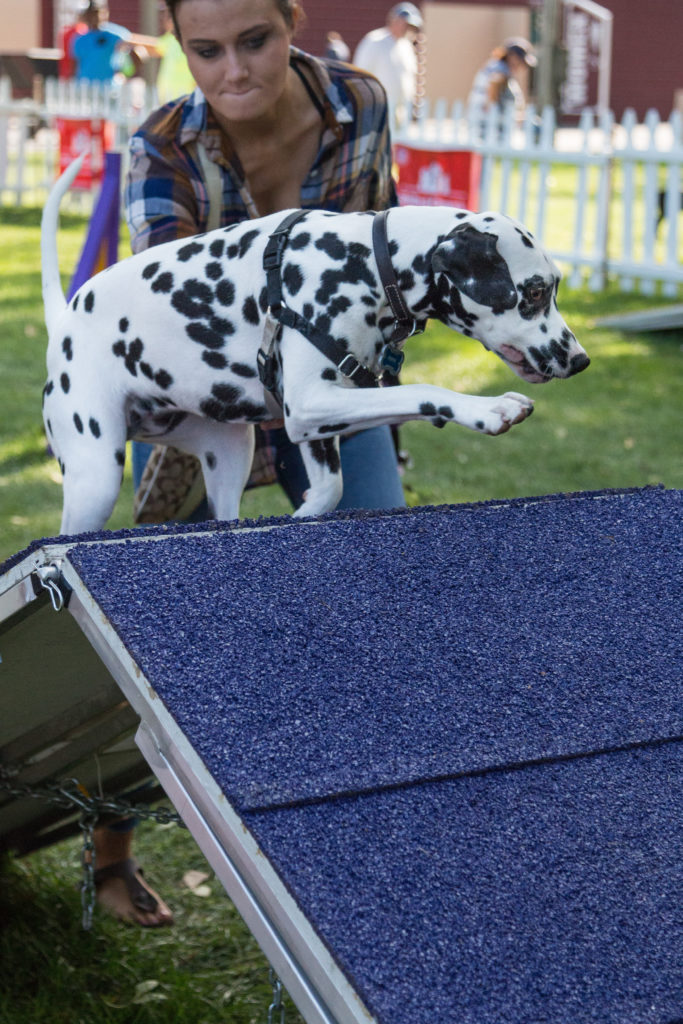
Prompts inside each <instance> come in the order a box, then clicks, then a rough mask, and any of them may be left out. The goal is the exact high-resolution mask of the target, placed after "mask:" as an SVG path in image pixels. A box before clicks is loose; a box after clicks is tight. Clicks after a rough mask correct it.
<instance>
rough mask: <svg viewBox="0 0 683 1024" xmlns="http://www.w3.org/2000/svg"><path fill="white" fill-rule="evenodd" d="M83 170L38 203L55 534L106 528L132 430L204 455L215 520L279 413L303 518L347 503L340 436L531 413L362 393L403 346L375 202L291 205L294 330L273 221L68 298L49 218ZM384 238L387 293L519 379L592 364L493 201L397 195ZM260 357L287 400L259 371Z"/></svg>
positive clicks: (288, 278) (551, 272)
mask: <svg viewBox="0 0 683 1024" xmlns="http://www.w3.org/2000/svg"><path fill="white" fill-rule="evenodd" d="M79 164H80V161H79V160H77V161H75V162H74V164H72V165H71V167H69V168H67V170H66V171H65V172H64V174H63V175H62V177H61V178H60V179H59V180H58V181H57V182H56V184H55V185H54V187H53V189H52V192H51V194H50V196H49V197H48V200H47V203H46V206H45V209H44V212H43V221H42V241H41V248H42V272H43V297H44V303H45V319H46V325H47V329H48V335H49V342H48V350H47V369H48V379H47V383H46V385H45V388H44V391H43V410H44V422H45V427H46V431H47V436H48V439H49V443H50V445H51V447H52V450H53V451H54V453H55V455H56V457H57V459H58V461H59V464H60V468H61V471H62V475H63V517H62V523H61V532H62V533H65V534H67V533H80V532H85V531H91V530H98V529H101V528H102V527H103V526H104V525H105V524H106V522H107V520H108V518H109V516H110V515H111V512H112V510H113V507H114V504H115V501H116V498H117V496H118V492H119V490H120V486H121V481H122V474H123V466H124V453H125V446H126V441H127V440H128V439H131V438H135V439H139V440H143V441H151V442H153V443H164V444H172V445H174V446H176V447H178V448H180V449H181V450H183V451H186V452H191V453H193V454H194V455H196V456H197V457H198V458H199V460H200V462H201V465H202V470H203V473H204V477H205V481H206V489H207V495H208V498H209V504H210V507H211V510H212V513H213V514H214V515H215V516H216V518H218V519H225V520H230V519H235V518H237V517H238V515H239V503H240V498H241V494H242V491H243V489H244V486H245V484H246V481H247V479H248V475H249V470H250V466H251V461H252V454H253V448H254V425H255V424H258V423H261V422H265V421H269V420H273V419H275V418H283V419H284V423H285V427H286V430H287V433H288V435H289V436H290V438H291V439H292V441H294V442H295V443H297V444H298V445H300V449H301V454H302V457H303V460H304V464H305V467H306V470H307V474H308V478H309V482H310V486H309V489H308V491H307V492H306V495H305V499H304V502H303V504H302V505H301V507H300V508H299V509H298V510H297V512H296V513H295V515H297V516H310V515H319V514H321V513H324V512H327V511H330V510H332V509H334V508H335V507H336V505H337V503H338V501H339V499H340V497H341V494H342V478H341V472H340V461H339V435H343V434H346V433H349V432H352V431H357V430H359V429H362V428H368V427H373V426H378V425H381V424H400V423H404V422H406V421H408V420H419V419H422V420H428V421H432V422H433V423H435V424H436V425H438V426H443V425H444V424H446V423H459V424H461V425H462V426H464V427H468V428H470V429H471V430H475V431H479V432H481V433H485V434H501V433H503V432H505V431H507V430H509V428H510V427H511V426H512V425H513V424H516V423H520V422H521V421H522V420H524V419H526V418H527V416H529V414H530V413H531V411H532V409H533V403H532V401H531V400H530V399H528V398H526V397H525V396H524V395H521V394H517V393H516V392H507V393H506V394H503V395H498V396H495V397H483V396H474V395H466V394H459V393H457V392H454V391H450V390H447V389H446V388H442V387H437V386H433V385H425V384H410V385H406V384H401V385H398V386H394V387H373V386H358V383H359V379H360V378H361V377H363V376H364V377H365V378H366V381H367V380H368V379H371V381H372V382H373V383H374V381H375V378H376V377H377V376H379V375H380V373H381V370H382V365H383V362H384V361H385V357H386V355H387V353H389V354H390V355H391V356H392V357H395V356H396V354H397V352H398V351H399V350H400V349H401V348H402V346H403V343H404V341H405V337H403V336H402V337H400V338H399V340H398V342H396V341H392V337H393V336H394V334H395V328H396V314H395V310H393V309H392V306H391V304H390V301H389V298H390V289H389V290H385V288H384V287H383V285H382V283H381V281H380V274H379V269H378V261H377V259H376V258H375V250H374V249H373V232H372V227H373V221H374V219H375V216H376V215H375V214H374V213H348V214H332V213H329V212H325V211H313V210H310V211H304V212H302V213H301V215H300V219H299V220H298V222H297V223H296V225H295V226H294V227H293V228H292V230H291V233H290V234H289V235H288V237H287V238H286V239H285V241H284V244H283V245H282V247H281V251H280V260H281V264H280V268H279V270H278V274H279V275H280V276H279V278H278V280H279V286H280V287H281V297H282V308H283V309H286V310H287V311H288V312H289V314H290V322H288V323H277V322H276V321H275V320H274V318H273V315H272V310H270V309H269V305H270V299H269V290H268V288H267V287H266V275H265V271H264V267H263V257H264V250H265V249H266V245H267V243H268V240H269V237H270V236H271V234H272V233H273V232H275V231H276V230H277V228H278V225H280V224H281V222H282V220H283V216H284V215H283V214H282V213H277V214H274V215H271V216H267V217H263V218H261V219H259V220H251V221H247V222H244V223H240V224H237V225H234V226H230V227H227V228H219V229H217V230H215V231H210V232H207V233H205V234H201V235H196V236H193V237H191V238H184V239H181V240H180V241H174V242H169V243H167V244H163V245H159V246H156V247H154V248H152V249H150V250H148V251H146V252H143V253H139V254H137V255H135V256H132V257H129V258H128V259H124V260H123V261H121V262H119V263H117V264H115V265H114V266H111V267H109V268H108V269H106V270H104V271H102V272H101V273H99V274H97V275H96V276H95V277H93V278H92V279H91V280H89V281H88V282H87V283H86V284H84V285H83V286H82V287H81V288H80V289H79V290H78V291H77V293H76V294H75V295H74V296H73V298H72V299H71V301H70V302H69V303H67V302H66V300H65V297H64V294H63V291H62V286H61V283H60V278H59V272H58V261H57V227H58V218H59V204H60V200H61V198H62V197H63V195H64V194H65V193H66V191H67V190H68V188H69V186H70V184H71V182H72V181H73V179H74V177H75V175H76V173H77V172H78V166H79ZM377 216H378V215H377ZM385 237H386V245H387V250H386V251H387V254H388V256H389V258H390V263H391V269H392V271H393V274H394V283H395V287H394V293H395V294H396V293H398V295H399V298H400V300H401V301H402V306H403V308H404V309H407V311H408V314H409V316H410V317H412V318H414V323H413V325H414V327H417V328H418V329H419V328H421V327H422V326H423V325H424V323H425V322H426V321H427V319H428V318H430V317H431V318H436V319H438V320H440V321H441V322H442V323H444V324H446V325H447V326H448V327H450V328H453V329H454V330H455V331H458V332H460V333H462V334H464V335H467V336H471V337H475V338H477V339H478V340H479V341H481V342H482V343H483V344H484V345H485V347H486V348H487V349H490V350H491V351H492V352H495V353H496V354H497V355H498V356H499V357H500V358H501V359H502V360H503V362H505V363H506V364H507V365H508V367H509V368H510V369H511V370H512V371H513V372H514V373H515V374H516V375H517V376H518V377H520V378H522V380H524V381H527V382H544V381H549V380H551V379H552V378H554V377H556V378H566V377H570V376H572V375H573V374H575V373H577V372H579V371H581V370H583V369H584V368H585V367H586V366H587V365H588V363H589V359H588V357H587V355H586V353H585V352H584V350H583V348H582V347H581V346H580V345H579V343H578V342H577V340H576V338H575V337H574V335H573V334H572V332H571V331H570V330H569V328H568V327H567V325H566V324H565V322H564V320H563V319H562V317H561V316H560V313H559V312H558V309H557V304H556V295H557V288H558V283H559V280H560V274H559V272H558V270H557V268H556V267H555V266H554V264H553V262H552V260H551V259H550V258H549V256H548V255H547V254H546V253H545V252H544V251H543V250H542V248H541V247H540V246H539V245H538V244H537V242H536V241H535V240H534V238H533V237H532V236H531V234H530V233H529V231H528V230H526V228H524V227H523V226H522V225H521V224H519V223H517V222H515V221H514V220H512V219H510V218H508V217H506V216H502V215H500V214H496V213H472V212H469V211H467V210H458V209H455V208H451V207H409V206H408V207H399V208H396V209H392V210H391V211H389V213H388V214H387V217H386V236H385ZM292 319H293V321H294V325H292V323H291V320H292ZM301 325H304V327H307V328H309V329H310V332H311V334H312V336H313V338H314V340H315V339H317V341H318V342H319V344H314V343H312V341H311V339H310V338H309V337H307V336H306V332H305V330H302V329H301ZM405 333H406V332H403V334H405ZM408 333H410V332H408ZM269 339H270V342H273V339H275V340H276V343H273V344H269ZM326 346H327V347H326ZM330 352H332V355H330ZM259 353H260V354H261V355H260V356H259ZM264 353H266V354H268V353H269V365H270V368H271V370H272V372H273V376H274V378H275V380H276V384H277V387H276V393H277V396H278V401H276V400H275V398H274V397H273V394H272V393H271V391H269V390H267V389H265V388H264V384H263V382H262V377H263V374H262V373H260V371H259V358H261V359H263V358H264ZM335 353H336V355H335ZM358 369H360V373H358V374H357V373H356V370H358Z"/></svg>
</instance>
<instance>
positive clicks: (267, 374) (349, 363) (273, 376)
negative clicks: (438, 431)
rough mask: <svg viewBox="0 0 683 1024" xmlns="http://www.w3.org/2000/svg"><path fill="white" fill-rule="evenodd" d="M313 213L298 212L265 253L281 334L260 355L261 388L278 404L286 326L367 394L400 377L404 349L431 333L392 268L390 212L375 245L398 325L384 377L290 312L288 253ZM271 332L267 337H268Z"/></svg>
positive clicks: (378, 224)
mask: <svg viewBox="0 0 683 1024" xmlns="http://www.w3.org/2000/svg"><path fill="white" fill-rule="evenodd" d="M309 212H310V211H309V210H295V211H294V212H293V213H290V214H288V215H287V216H286V217H285V218H284V220H283V221H281V222H280V224H279V225H278V226H277V228H276V229H275V231H273V233H272V234H271V235H270V237H269V238H268V242H267V244H266V248H265V250H264V253H263V269H264V270H265V272H266V296H267V303H268V313H269V314H270V316H271V317H273V318H274V320H276V321H277V324H278V325H279V326H277V329H276V331H272V332H270V337H269V339H268V341H269V343H268V349H267V350H266V348H265V347H264V346H262V347H261V348H260V349H259V352H258V370H259V378H260V380H261V383H262V384H263V386H264V387H265V388H267V390H269V391H271V392H273V393H274V394H275V395H276V397H277V398H278V401H280V397H281V396H279V395H277V393H276V392H277V361H276V356H275V346H276V344H277V342H278V341H279V337H280V334H281V331H282V325H284V326H285V327H294V328H295V329H296V330H297V331H299V332H300V333H301V334H303V336H304V337H305V338H306V339H307V340H308V341H310V342H311V344H312V345H314V346H315V347H316V348H317V349H318V351H319V352H322V354H323V355H324V356H325V357H326V358H327V359H329V360H330V361H331V362H332V363H334V365H335V366H336V367H337V370H338V371H339V372H340V373H341V374H342V375H343V376H344V377H347V378H348V379H349V380H352V381H353V383H354V384H356V385H358V387H361V388H376V387H378V386H379V383H380V378H382V379H383V378H384V377H385V376H387V377H394V378H395V377H397V376H398V372H399V370H400V368H401V364H402V362H403V353H402V352H401V349H400V346H401V345H402V344H403V342H404V341H405V340H406V339H407V338H409V337H411V335H413V334H420V333H421V332H422V331H423V330H424V327H425V322H424V321H418V320H416V319H415V317H413V316H411V314H410V310H409V309H408V307H407V305H406V302H405V299H404V298H403V294H402V292H401V289H400V288H399V285H398V281H397V279H396V274H395V273H394V268H393V265H392V262H391V254H390V252H389V242H388V239H387V229H386V221H387V215H388V212H389V211H388V210H383V211H382V212H381V213H378V214H376V216H375V217H374V219H373V222H372V244H373V249H374V253H375V260H376V261H377V269H378V271H379V276H380V280H381V282H382V286H383V288H384V292H385V294H386V297H387V301H388V303H389V305H390V307H391V311H392V313H393V315H394V324H393V329H392V333H391V337H390V338H389V341H388V342H387V343H386V345H385V347H384V350H383V352H382V355H381V358H380V365H381V367H382V372H381V373H380V374H379V375H378V374H376V373H374V372H373V371H372V370H370V369H369V368H368V367H367V366H364V365H363V364H362V363H360V362H359V361H358V360H357V359H356V357H355V356H354V355H352V354H351V353H350V352H347V351H346V346H345V344H343V343H341V342H338V341H336V340H335V339H334V338H332V337H330V335H329V334H326V333H324V332H323V331H321V330H318V329H316V327H315V326H314V325H313V324H312V323H311V322H310V321H309V320H306V319H305V318H304V317H302V316H300V315H299V314H298V313H296V312H295V311H294V310H293V309H290V308H289V306H286V305H285V304H284V302H283V298H282V276H281V267H282V260H283V256H284V251H285V247H286V245H287V241H288V239H289V235H290V233H291V231H292V228H293V227H294V225H295V224H297V223H298V222H299V221H300V220H301V219H302V218H303V217H305V216H306V214H307V213H309ZM268 333H269V332H268V327H266V335H268Z"/></svg>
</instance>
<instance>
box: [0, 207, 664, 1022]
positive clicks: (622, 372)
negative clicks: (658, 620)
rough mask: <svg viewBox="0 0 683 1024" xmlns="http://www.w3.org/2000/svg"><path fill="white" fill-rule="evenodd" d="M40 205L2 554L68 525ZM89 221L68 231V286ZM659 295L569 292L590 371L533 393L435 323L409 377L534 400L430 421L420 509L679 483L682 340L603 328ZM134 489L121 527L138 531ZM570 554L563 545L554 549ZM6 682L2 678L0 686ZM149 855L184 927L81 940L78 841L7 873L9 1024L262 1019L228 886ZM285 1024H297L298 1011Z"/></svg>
mask: <svg viewBox="0 0 683 1024" xmlns="http://www.w3.org/2000/svg"><path fill="white" fill-rule="evenodd" d="M39 220H40V213H39V211H38V210H28V209H22V210H8V209H2V210H1V211H0V223H1V231H2V246H0V328H1V336H2V344H1V345H0V524H2V526H1V530H0V559H2V558H4V557H7V556H9V555H11V554H14V553H15V552H16V551H18V550H20V549H21V548H22V547H24V546H26V545H27V544H28V543H29V542H30V541H31V540H33V539H35V538H39V537H43V536H52V535H54V534H55V533H56V532H57V530H58V527H59V517H60V507H61V489H60V481H59V474H58V471H57V467H56V465H55V463H54V460H53V459H52V458H51V457H50V456H49V455H48V454H47V452H46V445H45V438H44V435H43V429H42V424H41V419H40V393H41V388H42V385H43V382H44V352H45V344H46V336H45V329H44V326H43V321H42V307H41V298H40V275H39V256H38V253H39ZM84 231H85V220H84V219H83V218H81V217H78V216H76V215H69V216H67V217H64V218H63V219H62V230H61V232H60V259H61V266H62V268H63V269H64V279H65V283H66V281H67V279H68V273H67V271H70V270H71V269H72V268H73V267H74V266H75V263H76V260H77V257H78V254H79V252H80V248H81V245H82V242H83V235H84ZM662 304H663V300H661V299H657V298H650V299H643V298H642V297H639V296H636V295H620V294H619V293H618V292H617V291H616V290H615V289H612V290H608V291H607V292H605V293H604V294H600V295H592V294H590V293H588V292H587V291H585V290H580V291H575V292H571V291H568V290H566V289H563V288H561V289H560V305H561V308H562V311H563V313H564V315H565V317H566V319H567V321H568V323H569V324H570V326H571V327H572V328H573V329H574V330H575V332H576V333H577V335H578V336H579V338H580V339H581V341H582V342H583V344H584V346H585V348H586V349H587V351H588V353H589V355H590V356H591V359H592V364H591V366H590V368H589V369H588V370H587V371H586V372H585V373H583V374H581V375H579V376H578V377H576V378H573V379H572V380H570V381H556V382H553V383H551V384H547V385H537V386H533V385H531V386H526V385H523V384H522V382H520V381H518V380H517V379H516V378H515V377H514V376H513V375H512V374H511V373H510V372H509V371H508V370H507V369H506V368H505V367H504V366H503V364H502V363H501V362H500V361H498V360H497V359H496V358H495V357H494V356H493V355H491V354H490V353H487V352H486V351H485V350H484V349H483V348H482V347H481V346H480V345H479V344H478V343H476V342H473V341H471V340H467V339H464V338H459V337H457V336H456V335H454V334H452V333H451V332H448V331H447V330H445V329H444V328H442V327H441V326H440V325H437V324H433V325H431V326H430V328H429V330H428V331H427V333H426V334H425V335H424V336H422V337H420V338H416V339H413V340H412V341H411V342H409V345H408V358H407V361H406V369H405V371H404V374H403V379H404V381H405V382H406V383H408V382H411V381H418V380H420V381H425V382H432V383H437V382H438V383H440V384H442V385H445V386H449V387H453V388H455V389H457V390H460V391H471V392H473V393H481V394H499V393H501V392H503V391H506V390H520V391H524V392H525V393H527V394H529V395H531V396H533V398H534V399H535V400H536V411H535V412H534V415H533V416H532V417H531V419H530V420H529V421H528V422H526V423H524V424H522V425H520V426H518V427H516V428H514V429H513V430H511V431H510V432H509V433H508V434H505V435H503V436H502V437H498V438H488V437H482V436H479V435H476V434H473V433H470V432H468V431H466V430H464V429H462V428H456V427H453V428H448V427H447V428H445V429H443V430H437V429H435V428H434V427H432V426H431V425H430V424H427V423H412V424H409V425H407V426H406V427H404V428H402V431H401V439H402V445H403V447H404V448H406V449H407V450H408V451H409V453H410V455H411V458H412V463H413V465H412V468H410V469H409V470H407V472H406V474H405V477H404V483H405V488H406V494H407V498H408V501H409V503H410V504H411V505H426V504H441V503H453V502H456V503H457V502H463V501H477V500H487V499H492V498H505V497H513V496H524V495H537V494H548V493H554V492H565V491H576V490H593V489H600V488H607V487H634V486H643V485H646V484H654V483H663V484H665V485H666V486H667V487H675V488H680V487H683V462H682V460H681V457H680V454H681V451H680V441H681V436H680V394H681V384H682V383H683V351H682V349H683V332H679V331H674V332H668V333H659V334H645V333H641V334H634V335H622V334H620V333H618V332H615V331H611V330H606V329H603V328H598V327H597V326H596V325H595V320H596V318H598V317H600V316H603V315H608V314H612V313H617V312H628V311H630V310H636V309H642V308H646V307H647V306H656V305H662ZM131 500H132V497H131V484H130V479H129V478H127V479H126V482H125V486H124V488H123V491H122V494H121V497H120V499H119V502H118V504H117V507H116V510H115V514H114V517H113V519H112V522H111V524H110V525H111V526H113V527H123V526H130V525H131ZM286 511H288V506H287V503H286V501H285V499H284V498H283V496H282V494H281V493H280V492H279V490H278V489H277V488H275V487H271V488H262V489H260V490H257V491H253V492H250V493H248V494H247V495H246V496H245V499H244V502H243V514H244V515H246V516H255V515H260V514H263V515H266V514H281V513H283V512H286ZM558 543H561V540H560V539H558ZM0 678H1V677H0ZM136 852H137V854H138V856H139V858H140V860H141V861H142V863H144V865H145V868H146V871H147V875H148V877H149V878H150V879H151V880H152V881H153V883H154V884H155V886H156V887H157V888H158V889H160V891H161V892H162V893H163V895H164V896H165V898H166V899H167V901H168V902H169V903H170V904H171V905H172V907H173V909H174V911H175V913H176V917H177V925H176V927H175V928H173V929H171V930H167V931H159V932H142V931H140V930H138V929H134V928H130V927H125V926H123V925H120V924H117V923H116V922H114V921H112V920H109V919H107V918H106V917H104V916H103V915H96V918H95V927H94V930H93V931H92V932H91V933H90V934H86V933H83V932H82V931H81V928H80V898H79V894H78V892H77V888H76V886H77V883H78V880H79V860H78V843H77V841H68V842H65V843H61V844H59V845H56V846H54V847H52V848H50V849H48V850H45V851H42V852H40V853H36V854H33V855H31V856H30V857H27V858H24V859H23V860H19V861H14V860H9V861H8V862H7V863H6V864H5V865H4V868H3V871H2V880H3V882H4V883H5V884H4V886H3V889H4V896H3V897H2V905H0V920H2V921H4V927H3V929H2V932H1V933H0V956H1V957H2V963H3V983H2V986H1V989H2V991H1V992H0V1024H61V1022H62V1021H63V1022H65V1024H66V1022H69V1024H113V1022H125V1024H166V1022H169V1024H171V1022H173V1024H185V1022H187V1024H203V1022H206V1024H208V1022H215V1021H218V1020H224V1021H228V1022H230V1024H242V1022H244V1024H247V1022H251V1021H254V1022H256V1021H259V1022H260V1021H264V1020H265V1019H266V1015H267V1007H268V1003H269V1001H270V988H269V985H268V972H267V965H266V962H265V960H264V958H263V957H262V955H261V954H260V952H259V951H258V948H257V947H256V945H255V943H254V941H253V939H252V938H251V937H250V936H249V934H248V932H247V930H246V928H245V927H244V925H243V924H242V923H241V921H240V919H239V918H238V916H237V914H236V912H235V910H234V908H233V906H232V904H231V902H230V901H229V899H228V898H227V896H226V895H225V894H224V892H223V890H222V888H221V886H220V885H219V884H218V882H217V881H216V880H215V878H213V877H212V879H211V882H210V886H211V895H210V896H208V897H206V898H204V899H201V898H200V897H198V896H196V895H193V894H192V893H191V892H190V891H189V890H188V889H186V888H185V887H184V886H183V884H182V877H183V875H184V873H185V872H186V871H187V870H189V869H190V868H196V869H199V870H206V871H209V873H210V869H209V868H208V867H207V866H206V864H205V862H204V860H203V857H202V855H201V854H200V853H199V851H198V850H197V847H196V846H195V844H194V842H193V840H192V838H191V837H190V836H189V834H188V833H187V832H186V831H184V830H182V829H179V828H176V827H167V826H159V825H155V824H153V823H143V824H142V825H141V826H140V828H139V830H138V838H137V840H136ZM287 1020H288V1022H290V1024H292V1022H294V1024H296V1022H298V1021H300V1020H301V1018H300V1017H299V1016H298V1015H297V1014H296V1013H295V1011H294V1010H293V1009H292V1008H291V1005H290V1007H289V1009H288V1013H287Z"/></svg>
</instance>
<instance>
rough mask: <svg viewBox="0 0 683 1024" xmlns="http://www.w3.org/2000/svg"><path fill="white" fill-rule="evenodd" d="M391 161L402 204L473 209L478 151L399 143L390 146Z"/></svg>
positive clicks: (476, 204)
mask: <svg viewBox="0 0 683 1024" xmlns="http://www.w3.org/2000/svg"><path fill="white" fill-rule="evenodd" d="M394 161H395V163H396V166H397V168H398V182H397V189H398V197H399V199H400V201H401V202H402V203H405V204H407V205H408V206H413V205H415V206H458V207H460V208H465V209H467V210H476V209H477V207H478V205H479V181H480V178H481V154H479V153H472V152H470V151H469V150H438V149H415V148H414V147H413V146H404V145H403V143H399V144H398V145H397V146H396V147H395V149H394Z"/></svg>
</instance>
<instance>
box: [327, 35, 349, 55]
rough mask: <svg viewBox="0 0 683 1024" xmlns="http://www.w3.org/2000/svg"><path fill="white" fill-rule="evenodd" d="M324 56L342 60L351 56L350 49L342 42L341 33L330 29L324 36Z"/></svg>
mask: <svg viewBox="0 0 683 1024" xmlns="http://www.w3.org/2000/svg"><path fill="white" fill-rule="evenodd" d="M323 56H324V57H327V58H329V59H330V60H343V61H348V60H349V58H350V57H351V51H350V50H349V48H348V46H347V45H346V43H345V42H344V40H343V38H342V36H341V33H339V32H335V31H334V30H332V31H331V32H328V33H327V35H326V36H325V52H324V54H323Z"/></svg>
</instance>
